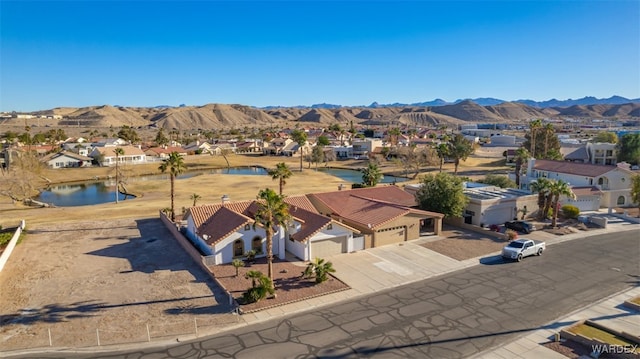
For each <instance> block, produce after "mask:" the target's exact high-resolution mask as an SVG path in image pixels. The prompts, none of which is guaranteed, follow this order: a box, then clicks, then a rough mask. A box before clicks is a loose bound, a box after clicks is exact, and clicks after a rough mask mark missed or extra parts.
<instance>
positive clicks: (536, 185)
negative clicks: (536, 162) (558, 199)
mask: <svg viewBox="0 0 640 359" xmlns="http://www.w3.org/2000/svg"><path fill="white" fill-rule="evenodd" d="M530 187H531V192H533V193H537V194H538V211H539V213H538V219H540V220H543V219H545V218H547V213H548V212H549V207H550V206H551V204H550V203H551V198H550V197H551V196H550V195H549V189H550V188H551V181H549V180H548V179H546V178H544V177H540V178H537V179H536V180H535V181H534V182H531V184H530Z"/></svg>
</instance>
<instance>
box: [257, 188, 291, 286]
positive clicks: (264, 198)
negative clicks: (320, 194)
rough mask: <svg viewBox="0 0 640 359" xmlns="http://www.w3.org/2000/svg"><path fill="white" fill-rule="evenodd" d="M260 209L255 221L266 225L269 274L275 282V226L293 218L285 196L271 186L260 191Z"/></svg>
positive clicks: (263, 225)
mask: <svg viewBox="0 0 640 359" xmlns="http://www.w3.org/2000/svg"><path fill="white" fill-rule="evenodd" d="M257 204H258V210H257V212H256V214H255V220H256V221H255V223H254V227H255V225H256V224H260V225H261V226H262V227H264V231H265V233H266V237H267V266H268V271H267V276H268V277H269V279H270V280H271V281H272V282H273V234H274V228H275V227H276V226H280V225H286V223H287V222H288V221H289V220H290V219H291V215H290V214H289V205H288V204H287V203H286V202H285V201H284V197H282V196H280V195H279V194H277V193H276V192H275V191H274V190H272V189H271V188H266V189H263V190H260V192H258V201H257Z"/></svg>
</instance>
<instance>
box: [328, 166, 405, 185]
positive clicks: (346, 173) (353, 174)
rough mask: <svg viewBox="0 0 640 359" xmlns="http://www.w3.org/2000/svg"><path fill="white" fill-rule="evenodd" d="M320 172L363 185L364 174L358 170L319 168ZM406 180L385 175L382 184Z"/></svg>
mask: <svg viewBox="0 0 640 359" xmlns="http://www.w3.org/2000/svg"><path fill="white" fill-rule="evenodd" d="M318 171H320V172H327V173H328V174H330V175H332V176H336V177H338V178H341V179H343V180H345V181H347V182H351V183H362V172H360V171H358V170H349V169H343V168H318ZM406 180H407V179H406V178H404V177H397V176H392V175H384V178H382V180H381V181H380V183H395V182H404V181H406Z"/></svg>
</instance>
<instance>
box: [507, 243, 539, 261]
mask: <svg viewBox="0 0 640 359" xmlns="http://www.w3.org/2000/svg"><path fill="white" fill-rule="evenodd" d="M545 248H546V245H545V243H544V242H543V241H534V240H532V239H526V238H520V239H518V240H515V241H512V242H511V243H509V244H508V245H506V246H505V247H504V248H502V258H505V259H513V260H516V261H518V262H520V261H521V260H522V258H524V257H528V256H532V255H538V256H539V255H541V254H542V252H544V249H545Z"/></svg>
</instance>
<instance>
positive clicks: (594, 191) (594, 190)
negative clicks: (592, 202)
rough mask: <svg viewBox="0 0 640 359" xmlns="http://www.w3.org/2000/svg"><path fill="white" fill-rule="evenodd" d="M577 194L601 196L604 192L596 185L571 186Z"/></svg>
mask: <svg viewBox="0 0 640 359" xmlns="http://www.w3.org/2000/svg"><path fill="white" fill-rule="evenodd" d="M571 190H572V191H573V193H575V195H576V196H600V195H602V194H603V192H602V191H601V190H600V189H599V188H598V187H596V186H587V187H571Z"/></svg>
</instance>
